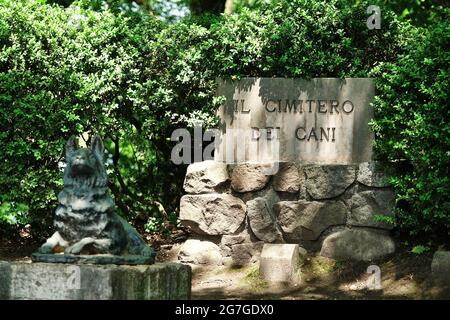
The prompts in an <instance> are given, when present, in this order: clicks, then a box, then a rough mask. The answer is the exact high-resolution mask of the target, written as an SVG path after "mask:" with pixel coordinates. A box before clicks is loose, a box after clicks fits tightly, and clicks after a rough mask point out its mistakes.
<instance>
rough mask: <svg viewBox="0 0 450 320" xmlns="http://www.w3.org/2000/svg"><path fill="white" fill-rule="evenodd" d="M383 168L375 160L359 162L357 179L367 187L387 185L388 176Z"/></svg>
mask: <svg viewBox="0 0 450 320" xmlns="http://www.w3.org/2000/svg"><path fill="white" fill-rule="evenodd" d="M385 170H386V169H384V168H382V166H381V164H380V163H379V162H376V161H372V162H363V163H360V164H359V170H358V177H357V180H358V182H359V183H362V184H364V185H366V186H369V187H378V188H381V187H388V186H389V178H388V175H387V172H385Z"/></svg>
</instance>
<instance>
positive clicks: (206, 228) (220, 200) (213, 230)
mask: <svg viewBox="0 0 450 320" xmlns="http://www.w3.org/2000/svg"><path fill="white" fill-rule="evenodd" d="M245 211H246V206H245V203H244V202H243V201H242V200H241V199H239V198H237V197H234V196H232V195H230V194H219V193H214V194H201V195H185V196H183V197H182V198H181V201H180V220H181V223H183V224H184V225H185V226H189V227H191V229H192V231H194V232H195V233H197V234H207V235H223V234H232V233H234V232H236V231H237V230H238V228H239V227H240V226H241V225H242V223H243V222H244V219H245Z"/></svg>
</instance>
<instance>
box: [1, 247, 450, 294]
mask: <svg viewBox="0 0 450 320" xmlns="http://www.w3.org/2000/svg"><path fill="white" fill-rule="evenodd" d="M38 246H39V244H38V243H35V242H29V241H28V242H27V241H25V242H22V243H18V242H10V241H0V260H10V261H11V260H14V261H30V256H31V253H32V252H34V251H35V250H36V249H37V248H38ZM179 248H180V244H170V245H162V246H160V247H159V250H158V256H157V259H158V260H159V261H176V258H177V254H178V251H179ZM431 259H432V255H431V254H425V255H416V254H413V253H410V252H409V251H408V250H406V249H401V248H400V249H399V250H398V251H397V253H396V255H395V256H394V257H392V258H390V259H386V260H384V261H376V262H373V263H351V262H336V261H334V260H330V259H326V258H323V257H318V256H315V255H308V256H307V257H306V258H305V259H304V261H303V263H302V268H301V270H302V272H301V281H300V282H299V283H297V284H295V283H291V284H289V285H285V286H281V285H278V286H274V285H270V284H268V283H266V282H264V281H263V280H261V279H260V278H259V276H258V265H257V264H254V265H250V266H246V267H242V268H232V267H226V266H221V267H207V266H192V269H193V280H192V298H193V299H450V290H449V289H444V288H439V287H436V286H434V285H433V282H432V279H431ZM370 264H376V265H378V266H379V267H380V269H381V286H382V290H377V291H374V290H367V279H368V276H369V275H368V274H367V273H366V270H367V267H368V266H369V265H370Z"/></svg>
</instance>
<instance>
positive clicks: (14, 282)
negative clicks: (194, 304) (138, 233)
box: [0, 261, 191, 300]
mask: <svg viewBox="0 0 450 320" xmlns="http://www.w3.org/2000/svg"><path fill="white" fill-rule="evenodd" d="M190 295H191V268H190V267H189V266H186V265H182V264H178V263H157V264H153V265H142V266H116V265H87V264H86V265H75V264H53V263H22V262H6V261H1V262H0V299H18V300H115V299H120V300H164V299H169V300H175V299H189V298H190Z"/></svg>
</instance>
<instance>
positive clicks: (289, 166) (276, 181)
mask: <svg viewBox="0 0 450 320" xmlns="http://www.w3.org/2000/svg"><path fill="white" fill-rule="evenodd" d="M304 180H305V178H304V175H303V170H299V168H298V167H297V166H296V165H295V163H290V162H282V163H280V168H279V171H278V172H277V174H276V175H275V176H274V177H273V182H272V187H273V189H274V190H275V191H282V192H291V193H296V192H298V191H299V190H300V186H301V185H302V184H303V183H304Z"/></svg>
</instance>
